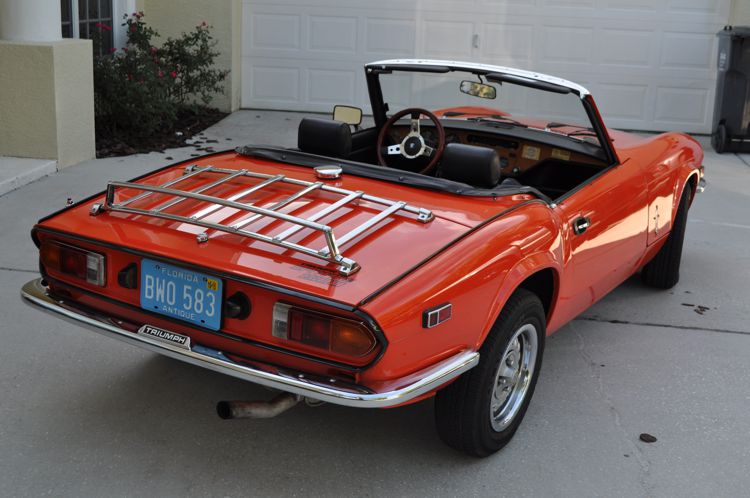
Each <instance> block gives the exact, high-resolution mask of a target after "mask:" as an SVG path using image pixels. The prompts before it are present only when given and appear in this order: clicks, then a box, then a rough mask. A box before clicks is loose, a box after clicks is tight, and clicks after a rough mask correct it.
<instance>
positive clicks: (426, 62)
mask: <svg viewBox="0 0 750 498" xmlns="http://www.w3.org/2000/svg"><path fill="white" fill-rule="evenodd" d="M377 66H446V67H449V68H451V69H452V70H454V71H468V72H473V71H481V72H482V73H483V74H484V73H504V74H511V75H513V76H520V77H522V78H528V79H532V80H536V81H543V82H545V83H551V84H553V85H558V86H562V87H565V88H570V89H571V90H572V91H574V92H575V93H577V94H578V95H579V96H580V97H581V98H584V97H585V96H586V95H590V92H589V91H588V90H587V89H586V88H585V87H583V86H581V85H579V84H578V83H573V82H572V81H568V80H565V79H562V78H558V77H557V76H550V75H549V74H543V73H537V72H535V71H526V70H524V69H516V68H513V67H505V66H493V65H491V64H478V63H475V62H461V61H447V60H437V59H390V60H382V61H376V62H370V63H368V64H365V68H377Z"/></svg>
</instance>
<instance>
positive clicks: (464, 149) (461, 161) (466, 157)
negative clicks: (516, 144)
mask: <svg viewBox="0 0 750 498" xmlns="http://www.w3.org/2000/svg"><path fill="white" fill-rule="evenodd" d="M437 176H439V177H440V178H447V179H449V180H453V181H454V182H461V183H466V184H467V185H471V186H472V187H477V188H494V187H495V186H496V185H497V184H498V183H500V157H499V156H498V155H497V152H495V149H490V148H488V147H477V146H476V145H466V144H458V143H451V144H446V145H445V152H443V157H442V159H441V160H440V165H439V166H438V172H437Z"/></svg>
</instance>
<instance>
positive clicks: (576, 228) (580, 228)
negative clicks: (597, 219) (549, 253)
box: [573, 216, 591, 235]
mask: <svg viewBox="0 0 750 498" xmlns="http://www.w3.org/2000/svg"><path fill="white" fill-rule="evenodd" d="M590 226H591V220H590V219H588V218H586V217H585V216H582V217H580V218H576V219H575V221H574V222H573V233H574V234H576V235H581V234H582V233H583V232H585V231H586V230H588V228H589V227H590Z"/></svg>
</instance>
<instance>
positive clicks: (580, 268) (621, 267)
mask: <svg viewBox="0 0 750 498" xmlns="http://www.w3.org/2000/svg"><path fill="white" fill-rule="evenodd" d="M557 210H558V211H559V216H560V221H561V223H562V225H563V226H564V228H563V238H564V240H565V242H566V248H567V250H566V251H565V254H566V262H565V264H566V269H565V274H564V276H563V278H562V279H561V281H560V298H561V300H562V301H561V303H562V304H564V306H562V307H561V308H562V313H564V314H565V316H559V317H556V318H557V319H559V320H561V322H565V321H568V320H570V319H572V318H573V317H575V316H576V315H578V314H579V313H580V312H582V311H583V310H585V309H586V308H588V307H589V306H591V305H592V304H593V303H594V302H596V301H597V300H599V299H600V298H601V297H603V296H604V295H605V294H607V293H608V292H609V291H611V290H612V289H613V288H615V287H616V286H617V285H619V284H620V283H622V282H623V281H624V280H626V279H627V278H628V277H629V276H630V275H632V274H633V273H634V272H635V271H636V270H637V269H638V266H637V265H638V263H639V261H640V259H641V257H642V256H643V253H644V252H645V250H646V229H647V186H646V181H645V179H644V177H643V174H642V172H641V171H640V168H639V167H637V166H635V165H634V164H632V161H627V162H626V163H624V164H621V165H619V166H616V167H614V168H612V169H611V170H610V171H608V172H606V173H605V174H604V175H602V176H600V177H598V178H596V179H595V180H594V181H593V182H591V183H590V184H589V185H587V186H585V187H583V188H582V189H581V190H579V191H578V192H576V193H575V194H573V195H572V196H571V197H569V198H568V199H565V200H564V201H563V202H561V203H560V204H559V205H558V207H557ZM582 220H585V222H584V221H582ZM576 225H577V228H578V229H577V228H576ZM580 228H585V230H583V231H582V230H580ZM576 232H578V233H576ZM557 319H556V322H557ZM559 323H560V322H559Z"/></svg>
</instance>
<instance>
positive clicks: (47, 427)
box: [0, 111, 750, 497]
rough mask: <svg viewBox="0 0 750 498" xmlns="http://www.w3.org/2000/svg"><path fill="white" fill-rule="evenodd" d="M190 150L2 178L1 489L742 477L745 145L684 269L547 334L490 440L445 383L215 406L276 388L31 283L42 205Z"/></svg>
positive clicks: (746, 440)
mask: <svg viewBox="0 0 750 498" xmlns="http://www.w3.org/2000/svg"><path fill="white" fill-rule="evenodd" d="M300 116H301V115H299V114H294V113H278V112H276V113H274V112H256V111H243V112H238V113H235V114H233V115H232V116H230V117H228V118H227V119H226V120H225V121H223V122H222V123H220V124H218V125H216V126H215V127H213V128H212V129H210V130H208V131H207V132H206V138H208V139H209V140H214V139H215V140H218V143H213V142H210V143H209V144H207V145H209V146H212V147H215V148H216V149H217V150H220V149H223V148H226V147H231V146H234V145H238V144H242V143H248V142H253V143H273V144H283V145H294V143H295V137H296V126H297V123H298V120H299V118H300ZM228 139H231V140H228ZM198 145H199V146H205V145H206V144H198ZM194 153H196V152H195V151H194V150H193V148H185V149H180V150H173V151H167V152H166V153H164V154H159V153H153V154H148V155H140V156H135V157H128V158H112V159H102V160H95V161H89V162H87V163H84V164H81V165H78V166H75V167H73V168H70V169H67V170H65V171H63V172H61V173H58V174H56V175H53V176H50V177H48V178H45V179H42V180H40V181H38V182H36V183H33V184H30V185H27V186H25V187H23V188H21V189H20V190H17V191H14V192H11V193H9V194H7V195H5V196H3V197H0V234H2V235H1V236H0V267H1V269H0V279H1V280H2V283H3V284H2V286H0V339H1V341H2V342H1V346H0V394H1V397H0V420H1V421H2V422H1V423H0V496H39V495H51V496H184V495H190V496H274V495H283V496H305V497H308V496H576V497H579V496H607V497H613V496H644V497H646V496H648V497H651V496H696V497H705V496H747V489H748V487H749V486H750V475H749V473H748V469H750V327H749V326H748V325H747V312H748V304H749V300H748V291H747V287H748V283H749V282H750V278H749V277H750V250H748V242H750V165H748V162H750V160H748V158H747V157H744V158H743V157H740V156H737V155H733V154H726V155H723V156H718V155H716V154H714V153H713V152H712V151H711V150H710V148H708V146H707V145H706V161H705V165H706V171H707V178H708V181H709V188H708V190H707V191H706V192H705V193H704V194H701V195H699V196H698V197H697V199H696V200H695V203H694V205H693V208H692V210H691V212H690V220H689V224H688V230H687V239H686V243H685V247H684V255H683V263H682V279H681V281H680V283H679V284H678V286H677V287H675V288H674V289H673V290H671V291H666V292H663V291H662V292H659V291H654V290H650V289H648V288H646V287H644V286H642V285H641V284H640V281H639V279H638V278H633V279H631V280H630V281H628V282H626V283H625V284H623V285H622V286H621V287H620V288H618V289H617V290H615V291H614V292H613V293H612V294H611V295H609V296H608V297H606V298H605V299H604V300H602V301H601V302H600V303H598V304H597V305H596V306H594V307H593V308H591V309H590V310H589V311H588V312H586V314H585V316H582V317H580V318H579V319H578V320H575V321H574V322H573V323H572V324H570V325H568V326H566V327H565V328H564V329H562V330H561V331H560V332H559V333H557V334H555V335H554V336H552V337H551V338H550V339H549V341H548V345H547V350H546V352H545V360H544V367H543V369H542V374H541V378H540V381H539V385H538V387H537V392H536V394H535V396H534V399H533V401H532V403H531V406H530V409H529V412H528V414H527V416H526V419H525V421H524V423H523V424H522V426H521V429H520V430H519V432H518V433H517V435H516V437H515V439H514V440H513V441H512V442H511V444H510V445H509V446H508V447H506V449H504V450H503V451H502V452H500V453H499V454H497V455H495V456H493V457H490V458H487V459H484V460H477V459H474V458H469V457H466V456H464V455H462V454H459V453H457V452H455V451H453V450H451V449H449V448H447V447H445V446H443V444H442V443H441V442H440V441H439V440H438V438H437V435H436V433H435V427H434V422H433V416H432V404H433V403H432V401H426V402H422V403H419V404H416V405H412V406H408V407H405V408H400V409H393V410H387V411H376V410H356V409H349V408H343V407H337V406H330V405H326V406H322V407H319V408H309V407H306V406H303V407H299V408H296V409H294V410H292V411H290V412H287V413H285V414H284V415H282V416H280V417H278V418H276V419H271V420H262V421H251V420H239V421H222V420H220V419H219V418H218V417H217V416H216V415H215V412H214V406H215V403H216V401H217V400H221V399H252V398H266V397H268V394H267V392H265V391H263V390H262V389H260V388H256V387H255V386H253V385H248V384H245V383H243V382H241V381H238V380H234V379H231V378H228V377H224V376H221V375H219V374H215V373H212V372H209V371H205V370H202V369H200V368H197V367H193V366H190V365H185V364H182V363H179V362H177V361H173V360H170V359H168V358H164V357H160V356H157V355H154V354H151V353H148V352H145V351H141V350H138V349H135V348H132V347H129V346H127V345H125V344H122V343H119V342H116V341H112V340H110V339H107V338H103V337H100V336H98V335H95V334H91V333H90V332H86V331H83V330H81V329H78V328H76V327H74V326H72V325H69V324H67V323H64V322H62V321H60V320H56V319H53V318H52V317H49V316H47V315H45V314H42V313H40V312H38V311H35V310H32V309H31V308H29V307H27V306H25V305H23V304H22V303H21V301H20V299H19V296H18V290H19V288H20V287H21V285H22V284H23V283H25V282H26V281H27V280H30V279H31V278H33V277H34V276H35V275H36V270H35V268H36V266H37V262H36V258H37V255H36V249H35V247H34V246H33V244H32V243H31V240H30V239H29V229H30V228H31V226H32V225H33V223H34V222H35V221H36V219H38V218H39V217H41V216H42V215H45V214H47V213H49V212H50V211H52V210H55V209H57V208H60V207H62V206H63V205H64V203H65V200H66V198H68V197H72V198H73V199H80V198H82V197H84V196H86V195H88V194H90V193H92V192H95V191H98V190H101V189H102V188H103V187H104V185H105V183H106V181H107V180H110V179H126V178H130V177H133V176H136V175H139V174H141V173H143V172H146V171H148V170H150V169H152V168H155V167H157V166H160V165H162V164H164V163H165V162H166V161H169V159H166V158H167V157H171V158H173V160H178V159H181V158H184V157H190V154H194ZM198 153H200V152H198ZM170 162H171V161H170ZM641 433H650V434H652V435H654V436H656V437H657V439H658V441H657V442H655V443H652V444H646V443H643V442H641V441H639V438H638V436H639V434H641Z"/></svg>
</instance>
